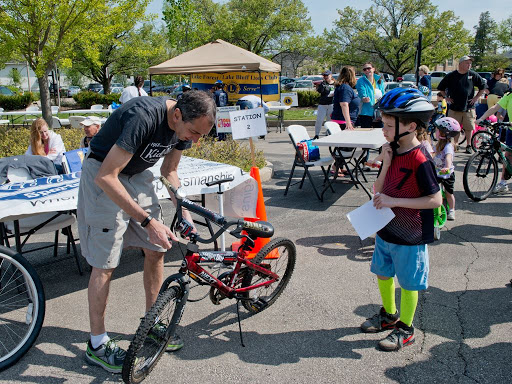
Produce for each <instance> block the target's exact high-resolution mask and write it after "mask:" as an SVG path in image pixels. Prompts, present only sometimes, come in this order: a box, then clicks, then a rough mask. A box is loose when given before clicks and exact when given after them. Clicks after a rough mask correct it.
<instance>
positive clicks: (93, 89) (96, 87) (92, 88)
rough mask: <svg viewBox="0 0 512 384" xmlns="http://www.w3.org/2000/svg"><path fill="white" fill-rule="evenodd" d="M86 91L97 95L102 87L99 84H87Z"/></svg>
mask: <svg viewBox="0 0 512 384" xmlns="http://www.w3.org/2000/svg"><path fill="white" fill-rule="evenodd" d="M87 90H88V91H91V92H96V93H98V92H99V91H101V90H103V85H101V84H100V83H89V85H88V86H87Z"/></svg>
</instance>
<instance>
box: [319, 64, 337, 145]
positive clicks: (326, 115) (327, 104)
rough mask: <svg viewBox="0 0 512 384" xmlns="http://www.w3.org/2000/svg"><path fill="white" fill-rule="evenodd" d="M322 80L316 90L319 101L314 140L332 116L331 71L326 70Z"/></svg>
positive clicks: (332, 84)
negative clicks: (318, 94)
mask: <svg viewBox="0 0 512 384" xmlns="http://www.w3.org/2000/svg"><path fill="white" fill-rule="evenodd" d="M322 76H323V77H324V80H323V81H322V82H321V83H320V84H318V86H317V88H316V90H317V91H318V92H319V93H320V100H319V101H318V109H317V111H316V112H317V114H316V123H315V139H318V136H319V135H320V131H321V130H322V125H323V123H324V120H326V121H330V120H331V115H332V108H333V105H332V99H333V97H334V88H335V86H334V79H333V78H332V74H331V71H329V70H326V71H325V72H324V73H322Z"/></svg>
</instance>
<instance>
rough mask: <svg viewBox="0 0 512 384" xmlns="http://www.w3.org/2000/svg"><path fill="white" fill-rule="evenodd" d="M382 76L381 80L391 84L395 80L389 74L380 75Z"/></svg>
mask: <svg viewBox="0 0 512 384" xmlns="http://www.w3.org/2000/svg"><path fill="white" fill-rule="evenodd" d="M381 75H382V78H383V79H384V81H387V82H392V81H393V80H394V79H395V78H394V77H393V75H391V74H389V73H381Z"/></svg>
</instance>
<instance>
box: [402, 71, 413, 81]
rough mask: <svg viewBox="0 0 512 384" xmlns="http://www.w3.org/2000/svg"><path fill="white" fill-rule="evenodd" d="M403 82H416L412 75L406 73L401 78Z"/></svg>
mask: <svg viewBox="0 0 512 384" xmlns="http://www.w3.org/2000/svg"><path fill="white" fill-rule="evenodd" d="M403 80H404V81H416V76H415V75H414V74H412V73H406V74H405V75H404V76H403Z"/></svg>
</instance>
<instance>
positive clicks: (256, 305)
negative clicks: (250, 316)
mask: <svg viewBox="0 0 512 384" xmlns="http://www.w3.org/2000/svg"><path fill="white" fill-rule="evenodd" d="M266 306H267V302H266V301H265V300H263V299H256V300H255V301H251V307H253V309H255V310H257V311H262V310H263V309H265V307H266Z"/></svg>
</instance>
